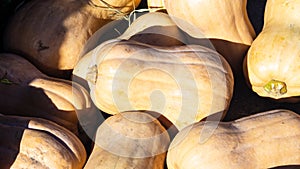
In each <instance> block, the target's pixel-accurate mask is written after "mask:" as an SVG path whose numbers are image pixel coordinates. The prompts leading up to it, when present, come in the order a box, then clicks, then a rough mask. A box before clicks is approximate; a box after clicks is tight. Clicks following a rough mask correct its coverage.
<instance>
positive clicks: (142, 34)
mask: <svg viewBox="0 0 300 169" xmlns="http://www.w3.org/2000/svg"><path fill="white" fill-rule="evenodd" d="M118 38H119V39H125V40H134V41H138V42H142V43H146V44H150V45H157V46H176V45H184V44H185V34H184V33H183V32H182V31H181V30H180V29H179V28H178V26H177V25H176V24H175V23H174V22H173V20H172V19H171V18H170V16H169V15H168V14H166V13H165V10H161V11H155V12H150V13H145V14H143V15H141V16H140V17H138V18H137V19H135V20H134V21H133V22H132V23H131V24H130V26H129V27H128V28H127V29H126V31H125V32H124V33H123V34H122V35H120V36H119V37H118Z"/></svg>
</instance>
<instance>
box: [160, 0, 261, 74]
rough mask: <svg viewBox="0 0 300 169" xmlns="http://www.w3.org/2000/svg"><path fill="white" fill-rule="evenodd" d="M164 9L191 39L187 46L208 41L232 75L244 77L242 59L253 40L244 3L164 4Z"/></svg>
mask: <svg viewBox="0 0 300 169" xmlns="http://www.w3.org/2000/svg"><path fill="white" fill-rule="evenodd" d="M164 5H165V8H166V10H167V12H168V14H169V15H170V17H171V18H172V19H173V20H174V22H175V23H176V24H177V25H178V27H179V28H181V29H182V30H183V31H185V32H186V33H187V34H188V35H189V36H190V37H188V38H187V39H188V40H187V42H188V44H201V43H203V42H202V41H203V40H205V41H207V39H209V41H210V42H211V44H212V45H213V47H214V48H213V49H214V50H216V51H217V52H219V53H220V54H221V55H222V56H224V57H225V58H226V60H227V61H228V62H229V64H230V66H231V68H232V70H233V72H234V75H235V76H242V75H243V66H242V65H243V59H244V57H245V55H246V53H247V50H248V49H249V47H250V45H251V44H252V42H253V39H254V38H255V36H256V34H255V31H254V28H253V26H252V24H251V22H250V20H249V17H248V14H247V9H246V5H247V0H233V1H223V0H214V1H213V2H212V1H211V0H165V1H164Z"/></svg>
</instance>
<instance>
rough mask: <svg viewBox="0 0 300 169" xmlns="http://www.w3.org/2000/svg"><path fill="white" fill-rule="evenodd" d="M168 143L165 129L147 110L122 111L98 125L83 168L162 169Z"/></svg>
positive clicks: (168, 139)
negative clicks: (90, 150) (92, 145)
mask: <svg viewBox="0 0 300 169" xmlns="http://www.w3.org/2000/svg"><path fill="white" fill-rule="evenodd" d="M169 143H170V138H169V135H168V133H167V131H166V129H165V128H164V127H163V126H162V124H161V123H160V122H159V121H158V120H157V119H156V118H155V117H153V116H152V115H150V114H148V113H147V111H127V112H122V113H119V114H116V115H113V116H111V117H109V118H107V119H106V120H105V121H104V122H103V123H102V124H101V125H100V126H99V128H98V129H97V133H96V136H95V146H94V148H93V151H92V153H91V155H90V157H89V159H88V161H87V163H86V165H85V167H84V169H100V168H103V169H104V168H105V169H106V168H114V169H124V168H135V169H144V168H147V169H163V168H164V164H165V163H164V162H165V156H166V150H167V149H168V146H169Z"/></svg>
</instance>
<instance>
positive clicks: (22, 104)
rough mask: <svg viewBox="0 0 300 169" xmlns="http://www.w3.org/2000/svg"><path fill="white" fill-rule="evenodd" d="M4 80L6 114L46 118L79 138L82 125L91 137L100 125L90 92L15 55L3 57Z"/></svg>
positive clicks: (0, 105) (0, 64)
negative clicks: (40, 69) (44, 72)
mask: <svg viewBox="0 0 300 169" xmlns="http://www.w3.org/2000/svg"><path fill="white" fill-rule="evenodd" d="M0 77H1V83H0V91H1V93H2V94H1V95H0V98H1V102H0V109H1V112H2V113H3V114H6V115H19V116H32V117H40V118H45V119H48V120H52V121H54V122H56V123H57V124H59V125H62V126H63V127H66V128H67V129H69V130H71V131H72V132H74V133H76V134H79V133H78V130H79V128H78V126H79V125H80V126H81V127H82V128H83V129H85V132H87V133H88V134H91V135H93V132H95V131H93V130H92V129H94V128H96V127H97V126H98V125H99V122H100V119H99V117H98V116H97V113H98V111H97V109H96V107H95V105H94V104H93V103H92V101H91V100H90V97H89V94H88V92H87V91H86V89H85V88H84V87H82V86H81V85H79V84H77V83H75V82H72V81H69V80H62V79H58V78H53V77H49V76H47V75H45V74H43V73H42V72H40V71H39V70H38V69H37V68H36V67H35V66H33V65H32V64H31V63H30V62H29V61H27V60H26V59H24V58H23V57H21V56H19V55H16V54H11V53H1V54H0Z"/></svg>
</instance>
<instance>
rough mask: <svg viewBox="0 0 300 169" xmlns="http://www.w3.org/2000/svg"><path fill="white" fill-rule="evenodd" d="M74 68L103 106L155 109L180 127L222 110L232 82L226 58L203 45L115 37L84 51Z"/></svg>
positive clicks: (116, 109)
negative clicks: (159, 43)
mask: <svg viewBox="0 0 300 169" xmlns="http://www.w3.org/2000/svg"><path fill="white" fill-rule="evenodd" d="M73 74H74V76H76V77H79V78H81V79H82V80H85V81H87V82H88V83H89V88H90V95H91V98H92V100H93V102H94V103H95V105H96V106H97V107H98V108H99V109H101V110H102V111H104V112H106V113H108V114H117V113H119V112H122V111H127V110H153V111H156V112H159V113H161V114H163V115H164V116H165V117H167V118H168V119H169V120H170V121H171V122H172V123H173V124H175V126H176V127H177V128H178V129H182V128H183V127H185V126H187V125H189V124H191V123H193V122H195V121H199V120H201V119H203V118H205V117H207V116H209V115H212V114H217V113H220V114H221V116H223V115H225V114H226V111H227V109H228V107H229V104H230V101H231V98H232V93H233V83H234V82H233V76H232V72H231V68H230V66H229V65H228V63H227V62H226V60H225V59H224V58H223V57H222V56H221V55H220V54H218V53H217V52H215V51H213V50H210V49H208V48H205V47H203V46H199V45H190V46H188V45H183V46H170V47H160V46H151V45H147V44H144V43H138V42H136V41H130V40H128V41H126V40H122V41H120V40H118V39H113V40H110V41H106V42H105V43H102V44H101V45H99V46H98V47H97V48H95V49H94V50H92V51H91V52H89V53H88V54H86V55H85V56H84V57H83V58H82V59H81V60H80V61H79V63H78V64H77V65H76V67H75V68H74V71H73ZM219 119H221V117H219Z"/></svg>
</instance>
